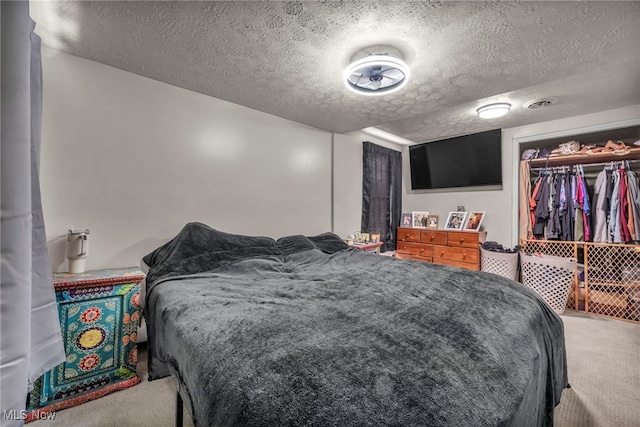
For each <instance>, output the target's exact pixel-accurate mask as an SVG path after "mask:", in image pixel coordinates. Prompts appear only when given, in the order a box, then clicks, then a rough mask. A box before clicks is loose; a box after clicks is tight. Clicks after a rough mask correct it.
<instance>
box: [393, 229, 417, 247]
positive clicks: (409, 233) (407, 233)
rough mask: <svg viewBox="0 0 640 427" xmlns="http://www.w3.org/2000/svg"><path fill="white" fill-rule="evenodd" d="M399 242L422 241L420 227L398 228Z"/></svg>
mask: <svg viewBox="0 0 640 427" xmlns="http://www.w3.org/2000/svg"><path fill="white" fill-rule="evenodd" d="M398 242H416V243H419V242H420V229H418V228H398Z"/></svg>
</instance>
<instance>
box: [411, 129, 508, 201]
mask: <svg viewBox="0 0 640 427" xmlns="http://www.w3.org/2000/svg"><path fill="white" fill-rule="evenodd" d="M409 164H410V169H411V188H412V189H413V190H431V189H440V188H456V187H484V186H500V185H502V130H501V129H495V130H490V131H487V132H480V133H475V134H471V135H464V136H458V137H455V138H448V139H443V140H440V141H433V142H426V143H424V144H418V145H412V146H410V147H409Z"/></svg>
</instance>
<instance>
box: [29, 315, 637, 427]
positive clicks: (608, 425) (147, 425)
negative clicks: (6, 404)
mask: <svg viewBox="0 0 640 427" xmlns="http://www.w3.org/2000/svg"><path fill="white" fill-rule="evenodd" d="M562 318H563V320H564V324H565V335H566V343H567V355H568V364H569V382H570V383H571V386H572V388H570V389H566V390H565V391H564V392H563V394H562V400H561V402H560V405H558V407H557V408H556V412H555V414H556V424H555V425H556V426H557V427H640V325H638V324H633V323H628V322H622V321H619V320H613V319H606V318H601V317H596V316H588V315H584V314H580V313H576V312H572V311H567V312H566V313H565V314H564V315H563V316H562ZM139 355H140V362H139V363H138V373H139V374H140V376H141V377H142V378H143V381H142V382H141V383H140V384H138V385H136V386H134V387H132V388H129V389H126V390H123V391H119V392H115V393H113V394H110V395H108V396H105V397H103V398H101V399H98V400H95V401H91V402H88V403H85V404H84V405H81V406H77V407H74V408H69V409H65V410H62V411H59V412H57V413H56V416H55V419H54V420H53V421H51V420H39V421H34V422H32V423H29V424H28V425H29V427H63V426H64V427H67V426H80V427H90V426H91V427H94V426H95V427H111V426H113V427H129V426H132V427H133V426H135V427H165V426H166V427H170V426H173V425H174V413H175V386H174V384H173V380H172V379H171V378H165V379H163V380H156V381H153V382H148V381H147V380H146V351H144V350H142V349H141V351H140V352H139ZM184 425H185V427H190V426H193V424H192V423H191V420H190V419H189V416H188V415H187V414H185V424H184ZM455 427H458V426H455Z"/></svg>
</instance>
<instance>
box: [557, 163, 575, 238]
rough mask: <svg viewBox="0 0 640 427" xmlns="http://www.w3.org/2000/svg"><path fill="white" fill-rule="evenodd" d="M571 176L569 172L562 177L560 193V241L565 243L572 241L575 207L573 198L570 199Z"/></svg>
mask: <svg viewBox="0 0 640 427" xmlns="http://www.w3.org/2000/svg"><path fill="white" fill-rule="evenodd" d="M573 176H574V175H573V172H572V171H569V172H568V173H567V174H565V175H564V179H563V186H564V190H563V191H562V192H561V193H560V211H561V214H560V225H561V227H562V240H566V241H572V240H573V238H574V237H573V236H574V235H573V229H574V214H575V207H574V204H573V198H572V197H571V181H572V177H573ZM563 202H564V203H563Z"/></svg>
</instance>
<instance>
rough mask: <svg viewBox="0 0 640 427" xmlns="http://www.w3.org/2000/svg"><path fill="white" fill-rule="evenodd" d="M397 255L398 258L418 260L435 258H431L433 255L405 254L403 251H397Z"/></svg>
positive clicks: (430, 260)
mask: <svg viewBox="0 0 640 427" xmlns="http://www.w3.org/2000/svg"><path fill="white" fill-rule="evenodd" d="M395 257H396V258H398V259H415V260H418V261H425V262H433V258H431V257H424V256H418V255H411V254H403V253H400V252H396V255H395Z"/></svg>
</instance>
